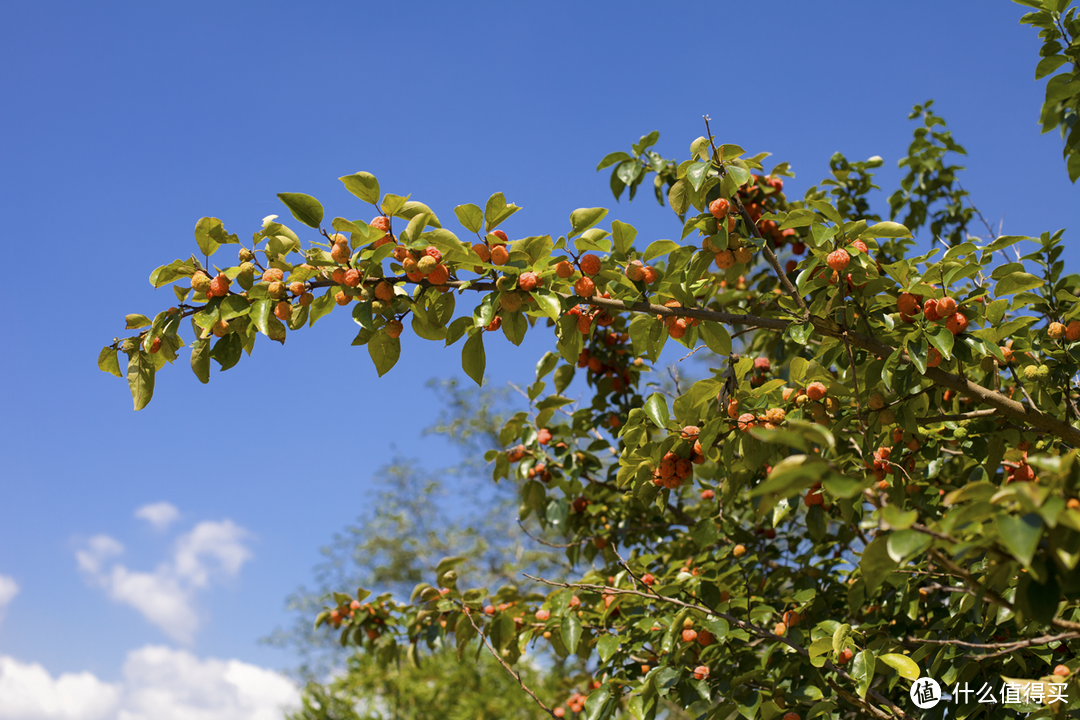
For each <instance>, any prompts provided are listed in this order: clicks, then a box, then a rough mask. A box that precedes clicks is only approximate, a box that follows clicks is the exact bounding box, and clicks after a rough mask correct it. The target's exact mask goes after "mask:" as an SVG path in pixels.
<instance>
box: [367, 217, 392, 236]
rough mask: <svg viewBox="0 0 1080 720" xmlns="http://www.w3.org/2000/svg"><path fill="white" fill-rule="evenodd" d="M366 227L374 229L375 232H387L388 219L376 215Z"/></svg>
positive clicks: (388, 227)
mask: <svg viewBox="0 0 1080 720" xmlns="http://www.w3.org/2000/svg"><path fill="white" fill-rule="evenodd" d="M368 225H370V226H371V227H373V228H375V229H376V230H382V231H383V232H388V231H389V230H390V218H388V217H386V216H385V215H378V216H376V217H374V218H372V220H371V222H369V223H368Z"/></svg>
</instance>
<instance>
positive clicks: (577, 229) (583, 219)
mask: <svg viewBox="0 0 1080 720" xmlns="http://www.w3.org/2000/svg"><path fill="white" fill-rule="evenodd" d="M607 214H608V211H607V208H578V209H577V210H575V211H574V212H572V213H570V227H572V228H573V232H572V233H571V234H570V237H571V238H572V237H574V236H576V235H580V234H581V233H583V232H585V231H586V230H588V229H589V228H591V227H592V226H593V225H595V224H596V223H598V222H600V221H601V220H603V219H604V216H605V215H607Z"/></svg>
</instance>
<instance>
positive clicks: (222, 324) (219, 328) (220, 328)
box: [210, 320, 229, 337]
mask: <svg viewBox="0 0 1080 720" xmlns="http://www.w3.org/2000/svg"><path fill="white" fill-rule="evenodd" d="M210 332H212V333H213V334H214V337H225V334H226V333H228V332H229V322H228V321H227V320H218V321H217V322H216V323H214V327H212V328H210Z"/></svg>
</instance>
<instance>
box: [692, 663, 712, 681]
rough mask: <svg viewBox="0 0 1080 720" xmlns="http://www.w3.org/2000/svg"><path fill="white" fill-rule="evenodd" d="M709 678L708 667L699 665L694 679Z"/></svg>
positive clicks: (695, 669)
mask: <svg viewBox="0 0 1080 720" xmlns="http://www.w3.org/2000/svg"><path fill="white" fill-rule="evenodd" d="M707 677H709V668H708V667H706V666H705V665H698V666H697V667H696V668H694V679H695V680H704V679H705V678H707Z"/></svg>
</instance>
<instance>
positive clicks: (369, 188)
mask: <svg viewBox="0 0 1080 720" xmlns="http://www.w3.org/2000/svg"><path fill="white" fill-rule="evenodd" d="M338 180H340V181H341V182H342V183H344V184H345V189H346V190H348V191H349V192H351V193H352V194H353V195H355V196H356V197H358V198H360V199H361V200H363V201H364V202H367V203H371V204H372V205H377V204H378V203H379V197H380V192H379V181H378V180H376V179H375V176H374V175H372V174H371V173H369V172H358V173H353V174H352V175H345V176H343V177H339V178H338ZM290 209H291V208H290ZM294 215H295V213H294ZM297 219H298V220H300V222H304V221H303V220H301V219H300V218H297ZM319 219H320V220H322V217H321V215H320V217H319Z"/></svg>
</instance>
